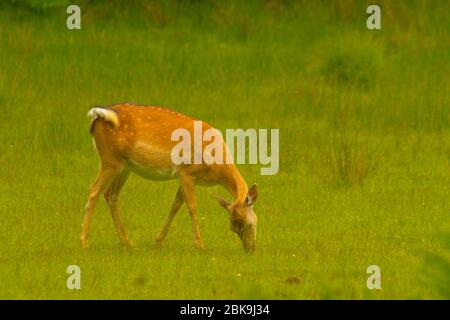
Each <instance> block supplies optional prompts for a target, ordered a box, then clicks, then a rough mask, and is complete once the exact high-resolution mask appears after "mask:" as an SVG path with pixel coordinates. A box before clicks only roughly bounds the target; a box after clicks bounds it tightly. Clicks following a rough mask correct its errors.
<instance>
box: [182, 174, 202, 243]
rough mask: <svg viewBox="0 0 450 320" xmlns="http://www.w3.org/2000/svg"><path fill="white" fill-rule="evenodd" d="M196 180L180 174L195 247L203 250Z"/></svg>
mask: <svg viewBox="0 0 450 320" xmlns="http://www.w3.org/2000/svg"><path fill="white" fill-rule="evenodd" d="M194 186H195V178H194V177H192V176H189V175H185V174H180V187H181V193H182V195H183V199H184V201H185V202H186V205H187V207H188V209H189V214H190V215H191V220H192V232H193V233H194V240H195V245H196V246H197V248H199V249H203V247H204V246H203V240H202V237H201V235H200V230H199V228H198V222H197V203H196V200H195V192H194Z"/></svg>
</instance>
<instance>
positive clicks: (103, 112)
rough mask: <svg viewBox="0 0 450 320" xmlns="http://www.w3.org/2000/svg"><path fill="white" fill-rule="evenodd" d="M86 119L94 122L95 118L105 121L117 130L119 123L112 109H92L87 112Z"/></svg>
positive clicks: (115, 112)
mask: <svg viewBox="0 0 450 320" xmlns="http://www.w3.org/2000/svg"><path fill="white" fill-rule="evenodd" d="M87 115H88V117H92V118H93V119H92V121H95V119H97V117H100V118H103V119H105V120H106V121H107V122H111V123H112V124H113V125H114V127H116V128H118V127H119V125H120V123H119V117H118V116H117V111H115V110H114V109H109V108H103V107H93V108H92V109H91V110H89V111H88V114H87Z"/></svg>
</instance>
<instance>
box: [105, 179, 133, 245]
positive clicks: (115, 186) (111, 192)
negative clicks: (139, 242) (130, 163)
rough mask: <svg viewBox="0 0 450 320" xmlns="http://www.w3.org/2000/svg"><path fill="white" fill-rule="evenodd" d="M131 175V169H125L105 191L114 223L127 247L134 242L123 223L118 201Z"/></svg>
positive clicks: (121, 240)
mask: <svg viewBox="0 0 450 320" xmlns="http://www.w3.org/2000/svg"><path fill="white" fill-rule="evenodd" d="M129 175H130V171H129V170H124V171H122V172H121V173H120V174H119V175H118V176H117V177H116V178H115V179H114V181H113V182H112V184H111V186H110V187H109V188H108V189H107V190H106V191H105V200H106V202H107V203H108V206H109V209H110V210H111V216H112V219H113V221H114V225H115V226H116V230H117V234H118V235H119V239H120V242H121V243H122V244H123V245H125V246H127V247H132V246H133V243H132V242H131V241H130V239H129V237H128V232H127V230H126V228H125V225H124V223H123V219H122V215H121V212H120V207H119V203H118V197H119V193H120V191H121V190H122V187H123V185H124V184H125V182H126V181H127V179H128V177H129Z"/></svg>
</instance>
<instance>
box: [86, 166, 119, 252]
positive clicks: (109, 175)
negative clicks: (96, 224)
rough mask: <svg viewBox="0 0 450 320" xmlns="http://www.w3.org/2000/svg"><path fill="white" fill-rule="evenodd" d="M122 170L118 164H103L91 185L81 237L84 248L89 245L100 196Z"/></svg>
mask: <svg viewBox="0 0 450 320" xmlns="http://www.w3.org/2000/svg"><path fill="white" fill-rule="evenodd" d="M120 170H121V168H120V167H117V166H116V167H114V166H104V165H102V167H101V169H100V173H99V174H98V176H97V178H96V179H95V181H94V182H93V183H92V185H91V188H90V191H89V198H88V202H87V203H86V207H85V214H84V219H83V227H82V231H81V237H80V240H81V245H82V247H83V248H88V247H89V229H90V227H91V219H92V213H93V212H94V208H95V204H96V203H97V200H98V196H99V195H100V193H102V192H103V191H105V189H106V188H107V187H108V186H109V185H110V184H111V182H112V181H113V180H114V178H115V177H116V176H117V175H118V174H119V173H120Z"/></svg>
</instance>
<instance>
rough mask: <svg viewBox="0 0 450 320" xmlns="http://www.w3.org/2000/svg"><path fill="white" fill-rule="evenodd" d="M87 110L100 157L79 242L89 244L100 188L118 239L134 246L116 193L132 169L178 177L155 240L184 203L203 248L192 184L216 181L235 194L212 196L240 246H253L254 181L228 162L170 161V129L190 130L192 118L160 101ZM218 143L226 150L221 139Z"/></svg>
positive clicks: (146, 174) (159, 240)
mask: <svg viewBox="0 0 450 320" xmlns="http://www.w3.org/2000/svg"><path fill="white" fill-rule="evenodd" d="M88 116H90V117H92V121H91V126H90V133H91V135H92V138H93V142H94V146H95V148H96V150H97V151H98V154H99V157H100V171H99V173H98V175H97V177H96V178H95V180H94V181H93V183H92V184H91V186H90V189H89V196H88V201H87V203H86V206H85V212H84V219H83V223H82V231H81V236H80V240H81V245H82V247H83V248H86V249H87V248H89V230H90V226H91V220H92V215H93V212H94V208H95V205H96V203H97V200H98V198H99V196H100V195H101V194H102V193H103V194H104V198H105V200H106V202H107V204H108V206H109V209H110V212H111V216H112V219H113V222H114V225H115V227H116V231H117V234H118V236H119V240H120V242H121V243H122V244H123V245H125V246H127V247H132V246H133V243H132V241H131V240H130V238H129V236H128V232H127V230H126V228H125V226H124V222H123V219H122V215H121V211H120V208H119V205H118V197H119V193H120V191H121V190H122V188H123V186H124V184H125V182H126V181H127V179H128V177H129V176H130V174H131V173H134V174H137V175H138V176H140V177H143V178H145V179H150V180H156V181H166V180H172V179H176V180H178V182H179V186H178V190H177V192H176V195H175V199H174V201H173V204H172V207H171V209H170V212H169V214H168V216H167V218H166V220H165V223H164V226H163V228H162V230H161V231H160V233H159V236H158V237H157V238H156V243H157V244H158V245H162V243H163V242H164V240H165V239H166V236H167V233H168V231H169V229H170V226H171V224H172V221H173V219H174V218H175V216H176V214H177V212H178V211H179V210H180V208H181V207H182V205H183V204H186V206H187V209H188V211H189V214H190V217H191V222H192V232H193V234H194V242H195V246H196V247H197V248H199V249H203V248H204V244H203V240H202V237H201V234H200V230H199V226H198V221H197V220H198V219H197V204H196V197H195V190H194V188H195V186H196V185H206V186H212V185H219V186H222V187H223V188H225V190H227V191H228V192H229V194H230V195H231V196H232V197H233V199H234V200H233V201H228V200H226V199H225V198H222V197H218V196H217V197H215V198H216V200H217V201H218V203H219V204H220V205H221V206H222V207H223V208H225V210H226V211H227V212H228V216H229V222H230V229H231V230H232V231H233V232H234V233H236V234H237V235H238V236H239V238H240V240H241V242H242V245H243V248H244V251H245V252H252V251H254V250H255V241H256V224H257V217H256V214H255V212H254V211H253V204H254V203H255V201H256V199H257V194H258V192H257V186H256V184H254V185H253V186H252V187H251V188H248V186H247V184H246V182H245V180H244V178H243V177H242V175H241V174H240V172H239V171H238V169H237V168H236V166H235V164H234V163H233V162H231V163H228V162H227V163H222V164H218V163H212V164H207V163H205V162H202V163H200V164H198V163H197V164H185V163H182V164H178V165H175V164H174V162H173V161H172V160H171V150H172V148H173V146H174V144H175V143H176V141H172V140H171V133H172V132H173V131H174V130H176V129H178V128H184V129H187V130H189V131H190V132H192V130H193V123H194V121H196V119H194V118H192V117H190V116H187V115H184V114H182V113H179V112H176V111H173V110H170V109H168V108H165V107H159V106H145V105H137V104H133V103H120V104H115V105H110V106H96V107H93V108H92V109H90V110H89V112H88ZM202 126H203V129H205V130H206V129H209V128H212V127H211V126H210V125H209V124H208V123H206V122H202ZM223 148H224V150H223V152H224V153H226V154H227V155H228V156H229V155H230V154H229V150H228V148H227V146H226V143H223Z"/></svg>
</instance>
